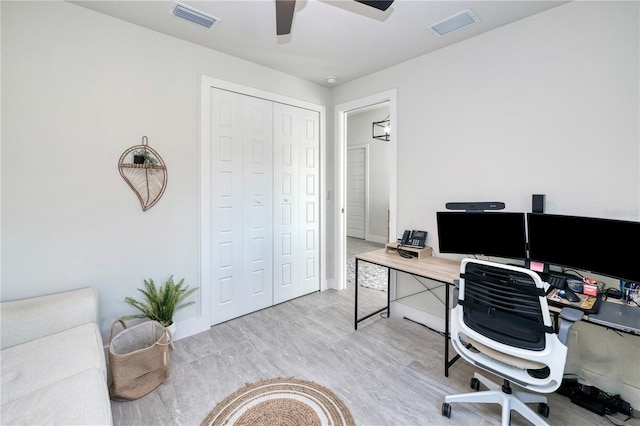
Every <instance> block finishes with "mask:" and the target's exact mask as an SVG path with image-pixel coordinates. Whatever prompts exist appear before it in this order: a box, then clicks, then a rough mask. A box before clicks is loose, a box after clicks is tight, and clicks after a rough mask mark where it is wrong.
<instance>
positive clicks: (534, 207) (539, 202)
mask: <svg viewBox="0 0 640 426" xmlns="http://www.w3.org/2000/svg"><path fill="white" fill-rule="evenodd" d="M531 211H532V212H533V213H544V194H533V195H532V196H531Z"/></svg>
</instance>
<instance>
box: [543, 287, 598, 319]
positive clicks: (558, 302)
mask: <svg viewBox="0 0 640 426" xmlns="http://www.w3.org/2000/svg"><path fill="white" fill-rule="evenodd" d="M565 290H566V289H565ZM559 291H561V289H559V288H551V290H550V291H549V292H548V293H547V302H548V303H549V305H551V306H557V307H561V308H562V307H565V306H569V307H571V308H575V309H580V310H581V311H583V312H584V313H586V314H592V313H595V312H598V309H599V308H600V305H601V303H600V302H601V301H602V294H600V293H599V294H598V295H597V296H587V295H586V294H577V296H578V298H579V299H580V300H579V301H577V302H570V301H569V300H567V299H565V298H563V297H560V295H559V294H558V292H559Z"/></svg>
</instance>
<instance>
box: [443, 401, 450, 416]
mask: <svg viewBox="0 0 640 426" xmlns="http://www.w3.org/2000/svg"><path fill="white" fill-rule="evenodd" d="M442 415H443V416H445V417H447V418H451V405H449V404H448V403H446V402H443V403H442Z"/></svg>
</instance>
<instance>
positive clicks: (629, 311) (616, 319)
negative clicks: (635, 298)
mask: <svg viewBox="0 0 640 426" xmlns="http://www.w3.org/2000/svg"><path fill="white" fill-rule="evenodd" d="M589 322H593V323H596V324H600V325H604V326H606V327H609V328H612V329H615V330H622V331H625V332H627V333H632V334H638V335H640V308H638V307H637V306H631V305H626V304H624V303H615V302H604V303H602V304H601V306H600V309H598V311H597V313H595V314H590V315H589Z"/></svg>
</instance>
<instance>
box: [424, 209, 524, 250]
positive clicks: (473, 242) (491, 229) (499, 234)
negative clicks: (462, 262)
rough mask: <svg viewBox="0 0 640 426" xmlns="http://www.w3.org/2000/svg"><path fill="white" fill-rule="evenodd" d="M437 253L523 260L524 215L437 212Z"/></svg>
mask: <svg viewBox="0 0 640 426" xmlns="http://www.w3.org/2000/svg"><path fill="white" fill-rule="evenodd" d="M436 218H437V222H438V245H439V248H440V253H459V254H469V255H484V256H496V257H506V258H513V259H525V258H526V257H527V251H526V250H527V247H526V229H525V220H524V218H525V214H524V213H510V212H491V213H489V212H478V213H465V212H445V211H442V212H436Z"/></svg>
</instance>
